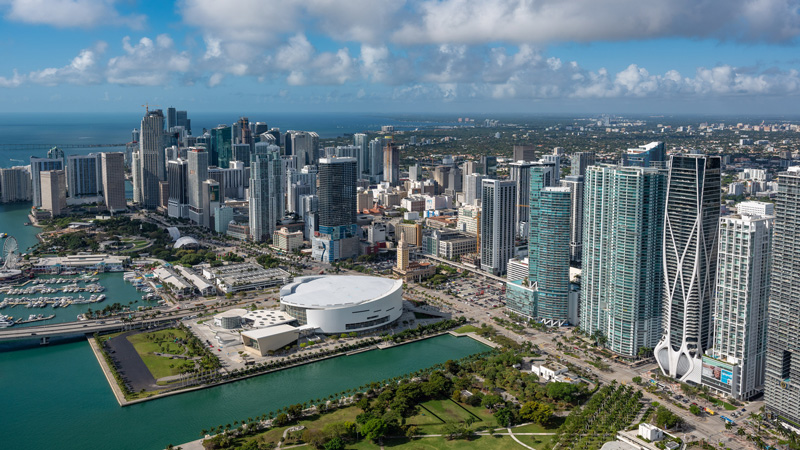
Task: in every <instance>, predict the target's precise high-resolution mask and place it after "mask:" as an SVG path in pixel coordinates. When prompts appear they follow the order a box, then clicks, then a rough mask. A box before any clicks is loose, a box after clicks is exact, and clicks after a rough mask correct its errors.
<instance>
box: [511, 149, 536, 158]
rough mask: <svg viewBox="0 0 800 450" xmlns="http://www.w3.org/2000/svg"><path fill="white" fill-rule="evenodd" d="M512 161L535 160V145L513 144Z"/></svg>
mask: <svg viewBox="0 0 800 450" xmlns="http://www.w3.org/2000/svg"><path fill="white" fill-rule="evenodd" d="M513 159H514V161H529V162H531V161H536V147H535V146H533V145H515V146H514V158H513Z"/></svg>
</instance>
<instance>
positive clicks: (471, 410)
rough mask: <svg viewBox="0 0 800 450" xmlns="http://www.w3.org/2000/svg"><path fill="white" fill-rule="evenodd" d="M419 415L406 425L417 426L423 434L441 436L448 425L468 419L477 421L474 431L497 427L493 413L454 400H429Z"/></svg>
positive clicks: (473, 426) (422, 404) (422, 406)
mask: <svg viewBox="0 0 800 450" xmlns="http://www.w3.org/2000/svg"><path fill="white" fill-rule="evenodd" d="M419 407H420V409H419V411H420V412H419V414H417V415H415V416H413V417H409V418H408V419H407V420H406V423H408V424H411V425H417V426H418V427H419V430H420V433H422V434H439V433H441V432H442V429H443V428H444V425H445V424H446V423H462V422H464V421H466V420H467V418H468V417H472V418H473V419H475V422H474V423H473V424H472V429H480V428H488V427H496V426H497V422H496V420H495V418H494V416H492V413H491V411H489V410H487V409H485V408H481V407H477V408H475V407H471V406H467V405H462V404H460V403H456V402H454V401H452V400H449V399H447V400H429V401H427V402H424V403H420V405H419Z"/></svg>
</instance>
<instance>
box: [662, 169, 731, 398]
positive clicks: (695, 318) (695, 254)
mask: <svg viewBox="0 0 800 450" xmlns="http://www.w3.org/2000/svg"><path fill="white" fill-rule="evenodd" d="M719 208H720V158H719V157H718V156H705V155H674V156H673V157H672V160H671V165H670V170H669V179H668V181H667V208H666V209H667V212H666V216H665V218H664V254H663V258H664V301H663V307H664V318H663V320H662V323H664V325H665V330H664V335H663V337H662V338H661V341H660V342H659V343H658V344H657V345H656V348H655V356H656V361H657V362H658V365H659V367H660V368H661V371H662V372H663V373H664V374H665V375H668V376H671V377H673V378H676V379H679V380H681V381H693V382H695V383H700V375H701V371H702V362H703V360H702V358H703V352H704V351H705V349H707V348H708V347H709V346H710V344H711V339H710V335H711V314H712V301H713V294H714V284H715V283H714V280H715V276H716V266H717V239H718V235H717V230H718V229H719Z"/></svg>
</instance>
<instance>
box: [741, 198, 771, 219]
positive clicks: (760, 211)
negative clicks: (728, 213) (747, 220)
mask: <svg viewBox="0 0 800 450" xmlns="http://www.w3.org/2000/svg"><path fill="white" fill-rule="evenodd" d="M736 211H737V212H738V213H739V215H742V216H774V215H775V204H774V203H769V202H755V201H750V202H741V203H737V204H736Z"/></svg>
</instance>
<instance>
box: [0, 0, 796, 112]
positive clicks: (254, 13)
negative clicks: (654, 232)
mask: <svg viewBox="0 0 800 450" xmlns="http://www.w3.org/2000/svg"><path fill="white" fill-rule="evenodd" d="M45 3H46V4H45ZM684 3H685V4H684ZM237 4H238V7H237V8H225V7H221V6H220V5H219V4H218V3H215V2H209V1H206V0H183V1H179V2H164V3H157V4H146V5H141V4H136V3H128V2H116V1H107V0H75V1H49V2H29V1H24V0H8V1H6V2H2V4H0V14H2V19H0V20H2V30H3V31H2V32H0V48H2V49H3V52H4V54H5V55H6V58H4V62H3V63H2V64H0V101H2V104H4V105H6V107H7V108H8V109H7V111H6V112H10V111H27V112H38V111H51V112H55V111H62V112H66V111H69V112H73V111H107V112H125V111H131V110H132V109H134V108H133V107H132V106H131V105H139V104H145V103H150V104H159V105H161V106H163V107H165V106H166V105H170V104H180V105H183V107H185V108H187V109H190V110H192V111H197V112H208V111H220V110H235V109H240V108H244V109H247V110H258V109H259V108H274V107H276V106H277V107H279V108H281V109H282V110H283V111H286V112H297V111H308V110H311V109H313V110H314V111H316V112H326V111H327V112H333V111H351V110H354V109H356V110H360V111H365V112H376V111H385V110H386V104H387V102H391V104H392V109H393V110H394V111H395V112H418V111H425V112H434V113H435V112H441V113H452V112H466V111H470V112H488V113H491V112H509V113H564V112H584V113H589V112H611V113H662V112H663V113H670V114H674V113H759V114H760V113H770V114H786V113H793V112H794V109H793V104H794V103H796V101H795V100H796V98H797V96H798V95H800V61H798V59H797V58H796V56H795V54H796V50H795V47H796V43H797V40H798V35H800V14H799V13H798V4H797V2H796V1H794V0H764V1H754V0H736V1H727V2H722V1H711V2H705V3H704V4H703V5H702V6H697V5H695V4H694V3H691V4H690V3H689V2H671V3H670V4H669V5H666V4H663V3H661V2H634V1H627V0H620V1H617V2H615V3H614V4H613V5H601V4H597V3H596V2H588V1H573V2H569V3H562V2H554V1H550V0H541V1H538V2H533V3H531V2H523V1H520V0H495V1H491V2H478V1H470V0H444V1H433V0H420V1H410V2H389V1H368V2H364V1H356V2H347V4H340V3H336V2H331V1H327V0H318V1H313V2H297V1H285V2H274V4H272V3H271V2H267V3H263V2H256V1H252V0H248V1H242V2H238V3H237ZM43 8H47V11H48V13H47V14H42V9H43ZM689 9H692V11H693V13H692V14H691V15H686V14H685V13H684V11H686V10H689ZM274 17H281V20H280V21H279V22H276V21H275V20H274ZM265 23H270V24H271V26H264V24H265ZM44 47H46V48H47V49H48V51H47V52H42V51H41V49H42V48H44ZM654 100H657V102H654Z"/></svg>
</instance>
